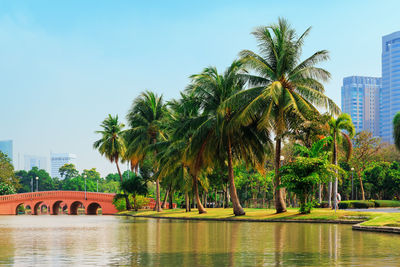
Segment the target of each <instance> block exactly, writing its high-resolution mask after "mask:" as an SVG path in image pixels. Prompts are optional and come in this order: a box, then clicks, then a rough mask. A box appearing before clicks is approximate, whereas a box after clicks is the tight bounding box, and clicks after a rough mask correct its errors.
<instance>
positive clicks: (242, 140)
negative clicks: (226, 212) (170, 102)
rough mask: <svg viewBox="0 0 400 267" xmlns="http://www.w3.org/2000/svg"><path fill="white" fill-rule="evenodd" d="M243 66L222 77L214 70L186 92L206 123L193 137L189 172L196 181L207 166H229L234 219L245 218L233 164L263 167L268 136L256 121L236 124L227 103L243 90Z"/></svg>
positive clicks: (239, 64)
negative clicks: (197, 104) (197, 101)
mask: <svg viewBox="0 0 400 267" xmlns="http://www.w3.org/2000/svg"><path fill="white" fill-rule="evenodd" d="M242 72H244V69H243V66H242V62H240V61H234V62H233V63H232V64H231V66H229V67H228V68H227V70H226V71H225V72H224V73H223V74H219V73H218V71H217V69H216V68H214V67H209V68H205V69H204V70H203V72H202V73H200V74H197V75H193V76H191V79H192V83H191V84H190V85H189V86H188V88H187V91H189V92H192V93H193V94H194V95H195V96H196V97H198V98H199V99H200V100H201V108H202V110H203V115H204V116H206V120H205V121H204V122H203V123H202V124H201V125H200V127H199V128H198V129H196V131H195V132H194V134H193V137H192V139H191V142H190V145H189V149H188V151H187V154H186V161H187V162H188V165H189V168H190V171H191V173H192V175H193V176H195V177H197V176H198V175H199V173H200V171H201V170H202V169H204V168H205V166H207V167H210V166H213V165H214V164H216V163H217V162H218V161H219V162H224V163H225V162H227V165H228V177H229V185H230V195H231V199H232V206H233V212H234V214H235V215H244V214H245V212H244V210H243V208H242V206H241V205H240V201H239V198H238V195H237V192H236V187H235V181H234V174H233V165H234V160H235V159H237V160H241V159H243V160H245V161H246V162H247V163H249V164H253V165H257V166H258V167H260V166H262V165H263V162H264V158H265V153H266V148H267V145H268V144H269V143H268V141H269V136H268V132H266V131H256V127H255V126H256V124H255V121H253V123H249V124H248V125H246V126H242V125H239V124H236V123H235V121H236V120H235V119H234V118H235V116H236V115H237V114H238V109H237V108H233V107H231V106H229V105H225V103H224V102H225V101H226V100H228V99H229V98H231V97H232V96H233V95H235V94H237V93H238V92H240V91H242V90H243V87H244V85H245V81H244V80H243V79H242V78H241V75H240V74H241V73H242Z"/></svg>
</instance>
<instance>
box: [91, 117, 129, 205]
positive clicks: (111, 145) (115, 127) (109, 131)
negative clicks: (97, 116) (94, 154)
mask: <svg viewBox="0 0 400 267" xmlns="http://www.w3.org/2000/svg"><path fill="white" fill-rule="evenodd" d="M100 126H101V127H102V128H103V130H102V131H96V133H99V134H101V139H99V140H97V141H96V142H94V144H93V147H94V148H95V149H97V150H98V151H99V152H100V154H101V155H102V156H105V157H106V158H107V159H108V160H109V161H111V163H113V162H115V165H116V166H117V170H118V174H119V177H120V180H121V184H122V182H123V179H122V174H121V170H120V169H119V164H118V162H119V161H120V159H122V158H123V157H124V155H125V151H126V147H125V140H124V138H123V137H122V129H123V128H124V124H123V123H120V122H119V121H118V115H116V116H115V117H113V116H111V114H109V115H108V117H107V118H106V119H105V120H104V121H103V122H102V123H101V125H100ZM125 202H126V208H127V209H128V210H131V209H132V206H131V204H130V202H129V198H128V196H127V195H126V196H125Z"/></svg>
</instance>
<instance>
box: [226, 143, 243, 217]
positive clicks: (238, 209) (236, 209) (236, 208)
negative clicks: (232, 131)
mask: <svg viewBox="0 0 400 267" xmlns="http://www.w3.org/2000/svg"><path fill="white" fill-rule="evenodd" d="M228 178H229V179H228V180H229V189H230V194H231V200H232V206H233V213H234V214H235V216H241V215H245V214H246V213H245V212H244V210H243V208H242V206H241V205H240V201H239V197H238V195H237V191H236V186H235V178H234V176H233V160H232V146H231V138H230V136H228Z"/></svg>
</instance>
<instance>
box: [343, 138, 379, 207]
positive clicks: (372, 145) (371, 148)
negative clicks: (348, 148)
mask: <svg viewBox="0 0 400 267" xmlns="http://www.w3.org/2000/svg"><path fill="white" fill-rule="evenodd" d="M353 147H354V151H353V156H352V159H351V161H350V165H351V166H353V167H354V169H355V170H356V173H357V176H358V179H359V181H360V189H361V197H362V200H365V192H364V186H363V181H362V172H363V171H364V170H365V168H366V167H367V166H368V165H369V163H371V162H372V161H374V160H375V158H376V155H377V152H379V150H380V149H381V147H382V144H381V139H380V138H377V137H373V136H372V133H370V132H367V131H361V132H359V133H357V134H356V135H355V137H354V139H353Z"/></svg>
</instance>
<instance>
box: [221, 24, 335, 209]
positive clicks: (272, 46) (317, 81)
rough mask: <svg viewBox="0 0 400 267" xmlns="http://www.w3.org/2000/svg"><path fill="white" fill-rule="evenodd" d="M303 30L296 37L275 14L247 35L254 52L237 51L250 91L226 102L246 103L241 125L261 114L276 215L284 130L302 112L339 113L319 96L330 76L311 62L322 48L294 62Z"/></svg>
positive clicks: (321, 56) (281, 202)
mask: <svg viewBox="0 0 400 267" xmlns="http://www.w3.org/2000/svg"><path fill="white" fill-rule="evenodd" d="M309 32H310V28H308V29H307V30H306V31H305V32H304V33H303V34H301V35H300V36H299V37H297V35H296V31H295V30H294V29H293V28H292V27H291V26H290V25H289V23H288V22H287V21H286V20H285V19H282V18H280V19H279V21H278V24H273V25H270V26H263V27H258V28H256V30H255V31H254V32H253V33H252V34H253V35H254V36H255V38H256V39H257V41H258V47H259V50H260V54H256V53H255V52H252V51H250V50H243V51H241V52H240V56H241V59H242V60H243V61H244V63H245V66H247V67H248V68H249V69H251V70H253V71H254V74H244V75H243V76H244V77H245V78H247V80H248V82H249V85H250V87H251V88H250V89H247V90H245V91H243V92H241V93H239V94H237V95H236V96H235V97H233V98H232V99H231V100H230V101H229V102H228V103H229V104H233V105H243V103H246V102H247V103H248V104H247V105H246V107H245V108H244V109H243V112H242V113H241V115H240V116H239V119H240V121H241V122H242V123H244V125H247V124H249V123H252V121H253V120H254V118H255V117H257V116H261V118H260V120H259V125H258V128H259V129H266V130H272V131H273V132H274V133H275V163H274V168H275V181H274V196H275V207H276V211H277V212H278V213H280V212H285V211H286V203H285V199H284V189H283V188H282V187H281V181H280V174H279V168H280V165H281V162H280V156H281V143H282V139H283V138H284V136H285V134H287V132H288V131H289V130H291V129H293V128H294V127H295V126H296V125H297V124H298V123H299V122H302V121H305V120H306V118H307V115H309V114H313V113H316V112H318V111H317V110H316V107H322V108H325V109H327V110H328V111H329V112H330V113H333V114H336V113H339V108H338V107H337V106H336V104H335V103H334V102H333V101H332V100H331V99H330V98H328V97H327V96H326V95H325V94H324V91H325V90H324V86H323V85H322V83H321V82H323V81H327V80H328V79H329V78H330V73H329V72H328V71H326V70H324V69H322V68H319V67H316V66H315V65H316V64H317V63H319V62H322V61H326V60H327V59H328V58H329V56H328V51H326V50H321V51H317V52H315V53H314V54H313V55H311V56H310V57H308V58H306V59H305V60H304V61H300V57H301V54H302V47H303V43H304V39H305V37H306V36H307V35H308V33H309Z"/></svg>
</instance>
